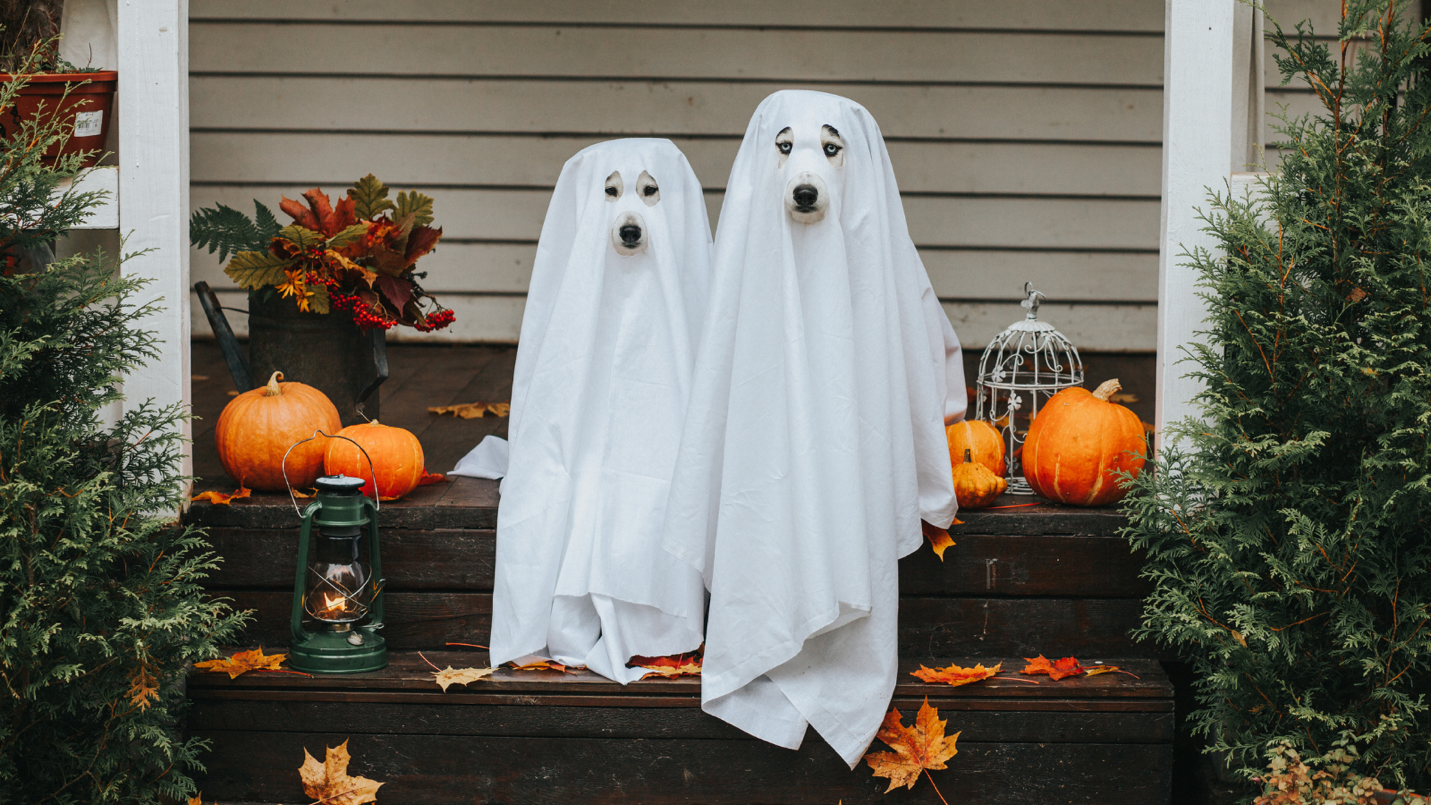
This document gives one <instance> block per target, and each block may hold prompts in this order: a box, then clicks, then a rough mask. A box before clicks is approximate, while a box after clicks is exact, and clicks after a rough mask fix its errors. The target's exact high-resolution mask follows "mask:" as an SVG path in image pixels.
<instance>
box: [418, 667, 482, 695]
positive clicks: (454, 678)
mask: <svg viewBox="0 0 1431 805" xmlns="http://www.w3.org/2000/svg"><path fill="white" fill-rule="evenodd" d="M494 670H496V669H493V668H458V669H456V670H453V668H452V666H450V665H449V666H447V667H446V668H444V669H442V670H441V671H434V672H433V674H432V675H433V676H434V677H436V678H437V684H438V685H439V686H440V687H441V688H442V692H443V693H446V692H447V686H448V685H466V684H468V683H471V682H476V681H477V680H479V679H481V678H483V677H486V676H491V675H492V671H494Z"/></svg>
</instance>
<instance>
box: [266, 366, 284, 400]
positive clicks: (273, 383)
mask: <svg viewBox="0 0 1431 805" xmlns="http://www.w3.org/2000/svg"><path fill="white" fill-rule="evenodd" d="M282 379H283V373H282V372H274V373H273V374H272V375H270V376H269V378H268V388H266V389H264V390H263V396H265V397H277V396H278V395H280V394H282V393H283V390H282V389H280V388H279V387H278V381H280V380H282Z"/></svg>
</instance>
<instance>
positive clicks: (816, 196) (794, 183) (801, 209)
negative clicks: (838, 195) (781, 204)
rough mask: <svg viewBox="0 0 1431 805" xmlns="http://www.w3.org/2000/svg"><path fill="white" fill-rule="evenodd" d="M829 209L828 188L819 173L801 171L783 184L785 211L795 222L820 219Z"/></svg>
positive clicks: (802, 222)
mask: <svg viewBox="0 0 1431 805" xmlns="http://www.w3.org/2000/svg"><path fill="white" fill-rule="evenodd" d="M829 209H830V190H829V188H827V187H826V186H825V180H824V179H822V178H820V175H819V174H817V173H814V172H813V171H801V172H800V173H797V174H795V176H794V178H792V179H791V180H790V181H789V183H787V184H786V185H785V211H786V212H788V213H790V217H791V218H792V219H794V220H795V221H796V222H797V223H801V224H813V223H817V222H819V221H822V220H824V219H825V213H826V212H828V211H829Z"/></svg>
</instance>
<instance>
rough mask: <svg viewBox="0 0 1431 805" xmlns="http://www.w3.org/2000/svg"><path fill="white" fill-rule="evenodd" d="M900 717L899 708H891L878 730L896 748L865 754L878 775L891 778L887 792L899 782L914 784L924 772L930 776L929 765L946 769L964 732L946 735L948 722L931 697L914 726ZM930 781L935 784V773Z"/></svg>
mask: <svg viewBox="0 0 1431 805" xmlns="http://www.w3.org/2000/svg"><path fill="white" fill-rule="evenodd" d="M900 720H901V716H900V714H899V710H891V711H889V712H888V713H886V714H885V716H884V723H883V724H881V725H880V728H879V732H877V733H875V737H876V738H879V739H880V740H881V741H884V742H885V743H887V744H889V747H890V748H891V749H893V750H894V751H893V752H870V753H869V754H868V755H865V762H866V763H869V764H870V768H872V769H874V776H876V777H887V778H889V788H887V789H885V793H886V794H888V793H889V792H891V791H893V790H894V789H896V788H898V787H899V786H906V787H908V788H913V787H914V784H915V782H917V781H918V780H919V775H920V774H921V773H923V774H925V775H926V776H927V775H928V774H929V771H928V770H929V769H934V770H935V771H938V770H939V769H943V768H945V765H944V761H946V760H948V759H949V758H951V757H954V756H955V755H957V754H959V750H958V749H957V748H955V741H958V740H959V735H960V733H957V732H956V733H954V735H953V736H951V737H948V738H946V737H944V725H945V724H947V723H948V722H946V721H940V720H939V711H938V710H937V709H935V708H933V707H930V706H929V699H927V698H926V699H925V700H924V705H923V706H922V707H920V708H919V715H918V716H917V717H916V718H915V721H914V727H913V728H912V729H911V728H909V727H906V726H904V724H902V723H900ZM929 784H930V785H934V778H933V777H930V778H929ZM934 792H935V793H936V794H938V793H939V787H938V786H935V787H934ZM939 799H940V800H943V799H944V795H943V794H939Z"/></svg>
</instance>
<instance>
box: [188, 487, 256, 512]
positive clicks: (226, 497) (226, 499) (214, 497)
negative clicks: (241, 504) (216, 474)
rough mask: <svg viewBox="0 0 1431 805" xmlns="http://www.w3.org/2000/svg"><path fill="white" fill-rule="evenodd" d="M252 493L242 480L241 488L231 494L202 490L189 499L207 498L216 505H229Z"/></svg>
mask: <svg viewBox="0 0 1431 805" xmlns="http://www.w3.org/2000/svg"><path fill="white" fill-rule="evenodd" d="M251 494H253V490H251V489H248V488H246V487H245V486H244V485H243V483H242V482H240V483H239V488H238V489H237V490H236V491H234V492H232V493H230V494H224V493H223V492H215V491H214V490H212V489H210V490H209V491H207V492H200V493H199V494H197V495H195V496H193V497H191V498H189V500H190V501H191V502H193V501H200V500H207V501H208V502H210V503H212V504H214V505H215V506H227V505H229V504H230V503H232V502H234V501H235V500H240V499H242V498H246V497H248V496H249V495H251Z"/></svg>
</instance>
